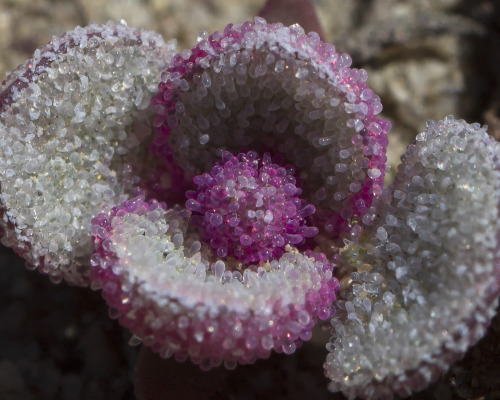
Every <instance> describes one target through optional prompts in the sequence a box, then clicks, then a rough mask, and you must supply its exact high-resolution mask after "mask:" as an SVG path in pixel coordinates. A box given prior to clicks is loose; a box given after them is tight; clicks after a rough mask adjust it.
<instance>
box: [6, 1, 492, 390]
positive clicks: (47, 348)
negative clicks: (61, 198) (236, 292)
mask: <svg viewBox="0 0 500 400" xmlns="http://www.w3.org/2000/svg"><path fill="white" fill-rule="evenodd" d="M263 2H264V0H238V1H236V0H102V1H101V0H75V1H64V0H0V77H1V78H0V79H2V80H3V78H5V75H6V73H7V72H8V71H10V70H12V69H14V68H15V67H16V66H17V65H18V64H20V63H21V62H23V61H24V60H25V59H27V58H28V57H30V56H31V55H32V53H33V51H34V50H35V49H36V48H37V47H38V46H41V45H43V44H46V43H48V42H49V41H50V39H51V37H52V36H53V35H59V34H61V33H62V32H64V31H66V30H70V29H73V28H74V27H75V26H76V25H86V24H88V23H89V22H90V21H95V22H106V21H107V20H109V19H114V20H119V19H124V20H126V21H127V22H128V24H129V25H134V26H137V27H141V28H147V29H151V30H155V31H157V32H159V33H161V34H162V35H163V36H164V37H165V38H166V39H171V38H177V39H178V45H179V49H183V48H186V47H192V46H193V44H194V43H195V42H196V36H197V33H198V32H199V31H200V30H206V31H208V32H211V31H214V30H222V29H223V28H224V26H225V25H226V24H227V23H229V22H241V21H244V20H248V19H251V18H252V17H253V16H254V15H255V14H256V13H257V12H258V10H259V9H260V8H261V7H262V5H263ZM313 3H314V4H315V6H316V10H317V13H318V17H319V19H320V22H321V24H322V26H323V29H324V33H325V39H326V40H328V41H329V42H332V43H334V44H335V46H336V47H337V49H338V50H339V51H341V52H347V53H349V54H350V55H351V56H352V58H353V64H354V66H355V67H358V68H365V69H366V70H367V71H368V73H369V84H370V86H371V87H372V88H373V89H374V90H375V92H376V93H377V94H378V95H380V96H381V98H382V104H383V105H384V111H383V116H384V117H385V118H388V119H389V120H391V122H392V124H393V130H392V132H391V133H390V136H389V139H390V146H389V147H390V153H389V164H390V165H391V168H392V171H394V170H395V167H396V165H397V163H398V161H399V156H400V155H401V154H402V153H403V151H404V148H405V146H406V145H407V144H408V143H411V141H412V140H413V138H414V137H415V135H416V134H417V133H418V132H419V131H421V130H422V129H423V128H424V126H425V121H426V120H428V119H441V118H443V117H445V116H446V115H449V114H454V115H455V117H457V118H464V119H466V120H467V121H468V122H474V121H477V122H480V123H485V124H487V125H488V126H489V132H490V134H492V135H493V136H495V137H496V138H497V139H499V138H500V54H499V53H500V1H499V0H484V1H482V0H474V1H471V0H314V1H313ZM23 264H24V263H23V261H21V260H20V259H19V258H18V257H16V256H15V255H14V254H13V253H12V252H10V250H7V249H3V248H2V249H0V399H2V400H18V399H19V400H21V399H23V400H24V399H26V400H31V399H33V400H37V399H63V400H73V399H74V400H80V399H82V400H83V399H92V400H100V399H103V400H104V399H105V400H115V399H116V400H122V399H123V400H126V399H134V395H133V385H132V379H133V373H134V366H135V362H136V357H137V350H136V348H132V347H129V346H128V345H127V341H128V339H129V336H128V334H127V333H126V332H124V331H122V329H121V328H120V327H119V326H118V325H117V324H116V322H115V321H113V320H110V319H109V318H108V317H107V311H106V307H105V306H104V304H103V302H102V301H101V300H100V296H99V294H98V293H94V292H89V291H88V290H83V289H75V288H69V287H67V285H65V284H60V285H57V286H56V285H53V284H51V283H50V282H49V281H48V279H47V278H46V277H43V276H39V275H38V274H37V273H34V272H30V271H27V270H26V269H25V268H24V267H23ZM492 279H495V278H494V277H492ZM324 356H325V351H323V349H322V348H321V347H318V346H314V345H309V346H307V347H305V348H304V349H302V351H298V352H297V353H296V354H295V355H294V356H292V357H288V358H286V363H285V362H283V361H282V360H283V359H282V358H280V357H279V356H278V357H275V358H274V359H273V360H271V361H270V362H268V363H266V364H265V365H263V366H262V368H260V369H258V373H257V372H255V369H254V370H253V372H252V370H248V371H247V373H246V376H245V378H244V379H243V378H242V377H239V378H238V382H234V385H229V387H230V388H231V390H230V393H226V394H219V396H221V397H217V398H218V399H219V398H220V399H223V398H224V399H226V398H227V399H239V400H240V399H254V398H255V399H257V398H259V399H268V398H269V399H271V398H273V399H297V400H299V399H305V398H314V399H333V398H342V397H341V396H340V397H339V396H334V395H331V394H329V393H328V392H327V391H326V388H325V386H326V385H325V382H326V381H325V380H324V379H323V377H322V368H321V364H322V362H323V358H324ZM257 365H258V364H257ZM266 385H267V386H266ZM222 396H223V397H222ZM166 398H168V397H166ZM412 399H429V400H430V399H439V400H441V399H442V400H446V399H484V400H486V399H500V320H499V318H498V316H497V318H496V319H495V320H494V323H493V325H492V327H490V330H489V333H488V335H487V337H486V338H485V339H483V340H482V341H481V342H480V343H479V344H478V345H477V346H476V347H474V348H472V349H471V350H470V351H469V353H468V354H467V356H466V357H465V358H464V359H463V360H461V361H459V362H458V363H456V364H455V365H454V366H453V367H452V369H451V370H450V372H449V373H448V374H447V375H445V376H444V377H443V378H441V379H440V380H439V381H438V382H437V383H436V384H434V385H433V386H432V387H431V388H429V389H428V390H426V391H424V392H422V393H420V394H417V395H414V396H413V397H412Z"/></svg>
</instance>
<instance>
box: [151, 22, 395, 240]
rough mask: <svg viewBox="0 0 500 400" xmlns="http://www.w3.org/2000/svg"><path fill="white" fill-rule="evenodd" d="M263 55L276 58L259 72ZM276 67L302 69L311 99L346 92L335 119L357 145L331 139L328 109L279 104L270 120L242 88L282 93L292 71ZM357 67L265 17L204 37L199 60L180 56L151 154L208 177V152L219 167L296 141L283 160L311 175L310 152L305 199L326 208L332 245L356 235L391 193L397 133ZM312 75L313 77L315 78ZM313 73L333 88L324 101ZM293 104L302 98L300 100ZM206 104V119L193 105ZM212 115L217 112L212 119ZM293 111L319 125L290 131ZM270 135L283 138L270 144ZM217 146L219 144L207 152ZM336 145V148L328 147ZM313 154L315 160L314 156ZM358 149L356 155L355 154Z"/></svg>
mask: <svg viewBox="0 0 500 400" xmlns="http://www.w3.org/2000/svg"><path fill="white" fill-rule="evenodd" d="M259 52H260V53H259ZM257 54H264V55H265V54H268V55H269V56H270V58H269V57H265V56H264V55H262V58H264V57H265V62H266V63H268V65H267V66H266V65H265V64H260V65H257V66H253V65H250V64H251V62H252V61H251V60H252V59H253V56H254V55H255V56H256V55H257ZM275 59H277V60H280V61H279V62H281V61H283V60H285V61H286V62H287V60H290V59H293V60H294V61H293V62H295V63H296V65H294V68H295V69H294V70H293V71H294V75H292V76H291V79H292V80H296V81H297V83H296V85H297V93H298V94H299V97H300V96H304V95H305V94H304V93H306V94H307V93H309V94H310V93H314V90H316V94H317V96H321V95H320V94H319V93H320V92H321V90H323V93H325V91H326V92H328V94H330V95H331V93H330V92H329V89H332V90H333V92H335V93H336V94H335V95H336V96H337V97H338V102H337V103H335V104H334V103H332V100H330V104H332V107H334V108H335V112H337V113H338V114H339V115H342V118H341V119H344V120H343V121H338V124H337V126H338V127H339V130H340V129H341V128H342V126H344V127H345V129H346V130H349V132H350V133H349V134H346V135H349V136H347V137H346V136H344V134H340V135H337V136H335V135H334V136H331V135H332V133H331V132H332V129H331V125H332V124H331V121H329V119H330V118H332V116H331V114H332V112H328V111H327V112H320V113H319V114H318V112H319V111H318V110H319V109H315V108H311V109H310V110H304V111H303V110H302V109H300V108H297V106H296V108H297V109H296V110H293V107H292V108H290V109H286V110H285V109H279V105H276V104H277V103H273V104H271V107H270V108H266V109H265V110H264V111H262V110H260V111H259V107H260V100H259V99H258V98H257V95H255V98H252V95H253V93H252V94H248V93H245V91H247V89H246V88H245V87H243V88H242V89H241V90H240V89H239V88H240V87H241V86H244V82H246V80H249V79H262V81H266V80H267V81H269V82H270V83H269V85H268V86H269V87H275V86H278V87H279V86H280V85H282V82H281V81H279V80H278V78H277V77H276V76H277V74H275V71H276V70H277V69H278V68H279V69H281V67H282V65H278V63H279V62H278V63H276V64H273V62H274V61H272V60H275ZM248 60H250V61H248ZM275 65H276V66H275ZM350 65H351V59H350V56H349V55H347V54H340V53H338V52H336V50H335V47H334V46H333V45H331V44H328V43H324V42H322V41H321V40H320V38H319V36H318V35H317V34H316V33H314V32H312V33H310V34H307V35H306V34H304V31H303V29H302V28H301V27H300V26H298V25H293V26H291V27H288V28H285V27H283V25H282V24H267V23H266V22H265V20H263V19H262V18H256V19H255V23H252V22H245V23H243V24H238V25H233V24H230V25H228V26H227V27H226V28H225V30H224V32H218V31H217V32H215V33H213V34H212V35H210V36H208V35H206V36H205V37H203V35H202V36H201V37H200V41H199V43H198V44H197V45H196V46H195V47H194V48H193V49H192V50H191V51H185V52H183V53H182V54H178V55H177V56H175V57H174V60H173V65H172V66H171V67H170V68H169V69H168V70H167V71H166V72H165V73H164V74H163V75H162V82H161V83H160V84H159V94H158V95H157V96H156V97H155V98H154V99H153V100H152V107H153V108H154V110H155V111H156V113H157V114H158V117H157V119H156V120H155V126H156V127H157V130H158V136H157V138H156V139H155V140H154V141H153V143H152V146H151V151H152V153H153V154H154V155H156V156H159V157H160V158H161V157H163V156H164V155H165V154H171V155H174V157H175V158H176V160H177V161H178V162H179V165H181V166H182V168H184V169H186V170H187V171H189V172H190V173H194V174H199V173H201V172H202V171H203V170H207V168H208V167H207V165H206V163H207V162H209V161H210V156H206V155H204V153H203V152H209V153H211V154H212V158H213V155H214V154H216V153H217V154H220V152H219V151H220V150H221V149H224V150H228V151H231V152H233V153H236V152H237V151H238V150H239V149H240V148H241V147H246V148H249V149H254V150H256V151H258V152H262V149H263V148H267V149H269V148H272V149H274V150H276V149H278V147H279V146H285V147H286V146H287V143H288V141H289V140H290V139H293V140H296V142H295V144H294V145H293V146H292V149H289V153H288V154H287V153H285V152H282V153H283V154H284V156H285V159H286V160H287V162H289V163H291V164H293V165H295V166H296V167H297V170H298V171H300V172H302V166H301V165H299V163H298V162H297V157H298V158H299V159H300V155H298V156H297V155H293V154H292V152H293V150H294V149H293V148H296V147H297V146H299V147H303V146H306V147H305V148H304V149H303V150H304V159H307V161H306V163H307V164H309V165H307V167H308V168H310V171H308V173H307V177H306V178H305V180H304V185H303V186H302V190H303V192H304V197H305V199H306V200H307V201H308V202H310V203H312V204H314V205H315V206H316V208H317V209H318V210H320V209H323V212H322V213H318V215H317V216H318V217H319V218H317V219H316V222H317V224H318V225H319V224H321V225H322V226H324V227H325V229H326V231H327V232H328V234H329V235H331V236H332V237H337V236H338V235H339V233H341V232H345V231H349V230H350V229H351V228H352V226H351V224H350V221H351V220H352V218H353V217H358V219H359V220H361V219H362V218H361V217H362V216H363V215H364V214H365V212H367V210H368V209H369V208H370V207H371V205H372V200H373V198H375V197H378V196H379V195H380V194H381V192H382V188H383V180H384V174H385V164H386V162H387V158H386V154H385V153H386V148H387V144H388V141H387V132H388V131H389V129H390V123H389V122H388V121H385V120H383V119H381V118H378V117H377V114H378V113H380V111H381V110H382V106H381V104H380V98H379V97H378V96H376V95H375V94H374V93H373V91H372V90H371V89H369V88H368V86H367V84H366V79H367V76H366V72H365V71H364V70H358V69H355V68H350ZM289 69H291V68H289ZM306 69H308V71H313V73H312V74H311V72H308V71H305V70H306ZM230 71H235V72H234V74H235V75H236V79H235V78H234V77H230V76H229V73H230ZM245 71H246V72H245ZM266 71H268V72H267V73H266ZM245 73H246V75H247V76H246V77H245V75H244V74H245ZM272 74H275V75H272ZM307 74H309V77H311V75H313V76H315V77H317V79H318V80H320V83H321V85H324V87H323V88H321V87H320V89H319V90H320V92H318V86H317V85H318V83H317V82H313V81H312V80H310V81H305V80H304V79H308V78H303V76H306V77H307ZM272 79H274V80H277V81H278V85H274V86H272V83H271V82H272ZM311 79H313V78H311ZM230 80H234V81H230ZM267 81H266V82H267ZM242 82H243V83H242ZM304 82H305V83H310V82H312V83H311V85H312V86H311V89H309V91H306V90H305V89H304ZM285 83H286V84H287V85H286V87H287V88H288V89H289V87H290V86H291V85H293V83H290V82H288V81H285V82H283V85H285ZM252 84H253V83H252ZM263 85H264V89H263V94H262V99H263V100H262V102H263V103H264V104H265V107H267V103H265V101H266V94H265V91H266V88H267V87H268V86H266V85H267V84H263ZM314 85H316V86H314ZM227 86H230V87H233V86H234V87H235V90H234V93H237V94H234V97H231V96H232V93H233V92H231V93H228V95H227V97H224V96H226V95H225V94H224V93H223V91H224V90H226V87H227ZM283 87H285V86H283ZM288 89H286V90H288ZM221 90H222V92H221ZM227 90H233V89H227ZM238 90H239V92H238ZM273 90H274V89H273ZM311 91H312V92H311ZM333 92H332V93H333ZM285 95H289V93H288V92H287V93H285ZM211 96H212V97H211ZM237 96H240V97H237ZM312 96H313V95H312ZM247 97H248V98H250V99H251V100H249V101H253V103H252V104H251V105H250V103H248V102H247V103H245V101H246V100H244V99H246V98H247ZM278 97H279V96H278ZM278 97H276V98H278ZM290 97H291V98H292V99H295V97H294V96H293V95H292V96H290ZM312 98H314V96H313V97H312ZM312 98H311V102H312ZM200 99H206V100H203V101H204V103H203V104H205V105H206V104H208V105H206V107H207V113H206V114H203V110H201V109H200V108H199V107H197V106H191V108H190V104H191V105H192V104H195V103H196V102H198V101H201V100H200ZM234 99H236V100H234ZM321 99H322V98H320V97H319V100H317V101H319V103H321V101H323V100H321ZM240 100H241V101H240ZM238 101H240V103H241V104H240V103H238ZM196 104H198V103H196ZM200 104H201V103H200ZM238 104H240V105H238ZM282 104H283V103H282ZM210 107H212V108H213V110H212V111H211V112H210ZM238 107H242V108H238ZM311 107H312V106H311ZM314 107H316V106H314ZM318 107H320V106H319V105H318ZM228 110H229V111H228ZM266 110H271V111H266ZM283 111H285V112H286V113H288V115H293V114H294V113H296V114H297V115H299V117H300V118H302V117H301V115H302V114H301V112H304V113H308V114H309V115H310V117H307V116H306V117H305V119H304V118H303V119H302V120H300V121H298V122H297V123H296V125H295V126H293V124H294V122H293V121H292V122H291V125H290V124H288V125H287V122H283V121H284V120H283V121H282V123H281V124H280V123H279V121H280V119H281V118H282V116H283V114H282V112H283ZM259 113H260V114H259ZM273 113H274V114H273ZM249 115H250V116H251V115H253V118H254V119H253V120H251V119H248V121H246V120H245V118H250V117H248V116H249ZM273 115H275V117H273ZM266 116H268V117H269V118H268V121H275V126H274V128H269V126H268V127H267V128H268V130H267V131H266V123H267V122H265V123H264V125H263V129H261V128H259V127H257V126H256V125H258V123H260V122H258V123H256V121H260V120H259V118H262V119H265V118H267V117H266ZM231 118H232V120H231ZM290 118H291V120H292V119H293V117H290ZM334 118H336V117H334ZM318 119H319V120H320V121H321V120H323V121H324V126H322V127H319V128H318V125H317V124H316V125H314V124H315V121H317V120H318ZM221 121H222V122H223V123H225V124H227V130H228V133H227V136H226V137H224V136H223V134H222V133H221V132H222V131H221V129H220V126H221ZM228 121H229V122H228ZM266 121H267V120H266ZM304 124H310V125H311V126H307V125H306V126H304ZM194 125H196V129H198V128H199V135H202V134H203V135H202V136H200V140H201V142H200V143H201V144H200V143H198V139H197V138H196V137H195V136H193V135H194V134H193V132H194V131H193V129H192V127H193V126H194ZM240 128H241V129H240ZM269 129H274V131H278V133H277V134H276V135H275V136H273V135H274V133H273V131H271V132H270V133H271V135H269V133H268V132H269ZM232 130H234V131H235V132H236V131H238V130H243V132H244V139H242V141H243V143H241V142H238V140H239V139H237V138H236V137H237V136H238V134H236V133H235V134H234V135H231V131H232ZM281 130H283V131H284V132H282V131H281ZM318 130H319V131H320V132H318ZM309 131H310V132H309ZM197 132H198V131H197ZM303 132H305V133H303ZM197 134H198V133H197ZM190 135H191V136H190ZM269 136H273V138H272V139H270V138H269ZM339 136H340V137H341V138H340V139H339ZM342 136H344V137H342ZM221 138H223V139H221ZM218 139H219V140H218ZM208 140H210V141H211V142H209V143H208V144H207V142H208ZM245 141H246V142H245ZM322 141H323V142H322ZM336 141H337V142H336ZM268 142H269V144H267V143H268ZM327 142H328V143H329V144H328V145H326V144H325V143H327ZM211 146H212V147H211ZM222 146H223V147H222ZM308 147H310V153H311V154H312V155H311V156H310V157H309V156H308V151H309V150H308ZM350 149H354V150H353V151H351V152H350ZM327 150H331V151H330V152H327ZM277 151H279V150H277ZM354 151H358V153H356V157H355V160H356V161H355V163H356V166H354V167H353V166H352V165H349V163H348V164H343V163H344V160H346V157H347V159H348V158H349V157H350V156H352V153H353V152H354ZM358 154H359V155H358ZM306 157H309V158H306ZM325 162H326V164H325ZM204 163H205V165H203V164H204ZM328 163H330V164H329V165H331V168H329V169H326V167H325V165H327V164H328ZM370 172H371V173H370ZM348 175H349V176H348ZM332 177H334V178H338V179H337V181H335V179H331V178H332ZM328 178H330V180H329V181H328ZM334 181H335V182H334ZM328 182H330V183H328ZM332 182H333V183H332ZM329 185H330V186H329ZM322 186H324V187H326V189H327V195H326V196H325V195H324V194H322V193H321V191H320V192H317V191H318V190H320V189H321V187H322ZM318 193H319V194H318ZM335 195H336V196H335ZM363 222H364V221H363Z"/></svg>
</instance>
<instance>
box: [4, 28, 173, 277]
mask: <svg viewBox="0 0 500 400" xmlns="http://www.w3.org/2000/svg"><path fill="white" fill-rule="evenodd" d="M174 50H175V42H169V43H164V41H163V39H162V38H161V37H160V36H159V35H157V34H156V33H153V32H149V31H140V30H137V29H135V28H130V27H127V26H126V25H125V24H122V23H119V24H118V23H112V22H110V23H108V24H106V25H95V24H92V25H90V26H88V27H85V28H80V27H78V28H76V29H75V30H73V31H71V32H68V33H65V34H64V35H63V36H61V37H55V38H54V39H53V40H52V42H51V43H50V44H49V45H47V46H45V47H42V48H39V49H37V50H36V51H35V54H34V56H33V58H31V59H30V60H28V61H26V63H24V64H23V65H21V66H19V67H18V68H17V69H16V70H15V71H14V72H12V73H11V74H10V75H9V76H8V78H7V79H6V80H5V81H4V83H3V85H2V87H1V89H0V180H1V193H0V203H1V209H2V211H1V214H2V217H3V218H2V219H1V222H0V225H1V228H2V230H3V232H4V234H5V236H4V238H3V239H2V242H3V243H4V244H5V245H7V246H9V247H12V248H14V249H15V250H16V251H17V252H18V253H19V254H20V255H21V256H22V257H24V258H25V259H26V260H27V261H28V263H29V264H31V265H32V266H33V267H36V268H37V269H38V270H39V271H40V272H42V273H46V274H48V275H49V276H50V277H51V278H52V279H53V280H54V281H60V280H61V279H63V278H64V279H65V280H66V281H68V282H69V283H71V284H77V285H85V284H87V283H88V280H89V275H90V268H89V257H90V254H91V252H92V249H93V245H92V241H91V235H90V222H91V219H92V218H93V217H94V216H95V215H96V214H97V213H98V212H100V211H101V210H102V208H103V207H105V206H109V205H115V204H120V203H121V202H123V201H124V200H125V199H126V198H128V194H129V193H131V192H132V191H133V188H134V187H135V186H136V185H137V184H138V182H139V178H137V175H138V174H140V173H141V169H142V168H143V166H144V162H145V161H146V160H148V158H147V157H145V155H147V151H148V145H149V142H150V138H151V137H152V135H151V132H152V123H151V122H152V121H151V114H152V112H151V110H150V109H149V108H148V106H149V104H150V100H151V97H152V95H153V94H154V93H156V92H157V84H158V81H159V77H160V71H161V70H164V69H165V68H166V67H167V66H168V65H169V62H170V61H171V59H172V56H173V53H174Z"/></svg>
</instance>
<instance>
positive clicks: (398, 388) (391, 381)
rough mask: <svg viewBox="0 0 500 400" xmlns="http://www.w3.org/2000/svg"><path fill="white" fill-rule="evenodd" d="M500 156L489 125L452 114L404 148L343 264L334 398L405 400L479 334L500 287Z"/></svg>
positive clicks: (331, 359) (332, 359) (330, 363)
mask: <svg viewBox="0 0 500 400" xmlns="http://www.w3.org/2000/svg"><path fill="white" fill-rule="evenodd" d="M499 157H500V145H499V143H498V142H496V141H495V140H494V139H493V138H491V137H490V136H489V135H488V134H487V132H486V129H485V128H482V127H480V126H479V124H472V125H469V124H467V123H466V122H464V121H461V120H455V119H454V118H453V117H447V118H446V119H445V120H443V121H439V122H433V121H430V122H429V123H428V124H427V129H426V130H425V131H424V132H422V133H420V134H419V135H418V136H417V139H416V142H415V144H414V145H411V146H409V147H408V149H407V151H406V154H405V155H404V157H403V162H402V164H401V165H400V166H399V169H398V173H397V176H396V181H395V183H394V185H393V186H392V187H391V188H390V189H389V190H388V191H387V193H386V194H385V196H384V201H381V204H380V207H379V210H378V213H379V215H378V217H377V219H376V221H375V224H374V227H373V228H372V230H371V231H370V230H369V231H368V232H367V235H366V237H364V240H360V242H359V243H348V244H347V246H346V248H345V249H344V250H343V251H342V254H341V256H340V258H339V262H340V267H339V268H341V269H342V268H343V269H344V273H345V277H344V278H343V279H342V280H341V293H340V297H341V300H339V301H337V302H336V307H337V310H338V311H337V314H336V315H335V317H334V318H333V319H332V325H333V337H332V339H331V340H330V343H329V344H328V346H327V347H328V349H329V350H330V351H331V354H329V355H328V358H327V361H326V363H325V369H326V374H327V376H328V377H329V378H331V379H332V383H331V384H330V389H331V390H332V391H342V392H343V393H344V394H345V395H346V396H348V397H349V398H355V397H361V398H366V399H379V398H384V399H389V398H392V396H393V393H397V394H398V395H400V396H407V395H409V394H410V393H411V392H412V391H415V390H421V389H423V388H425V387H426V386H427V385H428V384H429V383H431V382H433V381H434V380H436V379H437V377H438V376H439V375H440V374H441V373H442V372H444V371H445V370H446V369H447V368H448V367H449V365H450V363H452V362H453V361H454V360H456V359H457V358H459V357H460V356H462V355H463V354H464V352H465V351H466V350H467V348H468V347H469V346H471V345H472V344H474V343H475V342H476V341H477V340H479V339H480V338H481V337H482V336H483V334H484V333H485V331H486V328H487V326H488V325H489V323H490V320H491V318H492V316H493V315H494V313H495V308H496V304H497V302H498V294H499V284H500V263H499V245H498V239H499V232H500V230H499V228H500V226H499V224H500V222H499V200H500V180H499V178H500V160H499ZM362 236H363V235H362Z"/></svg>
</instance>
